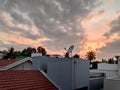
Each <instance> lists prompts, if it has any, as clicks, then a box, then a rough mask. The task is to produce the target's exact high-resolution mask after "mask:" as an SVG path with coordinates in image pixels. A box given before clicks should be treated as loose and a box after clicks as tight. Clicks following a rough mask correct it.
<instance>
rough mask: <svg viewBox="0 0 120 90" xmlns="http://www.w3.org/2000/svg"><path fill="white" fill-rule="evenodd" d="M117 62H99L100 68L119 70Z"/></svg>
mask: <svg viewBox="0 0 120 90" xmlns="http://www.w3.org/2000/svg"><path fill="white" fill-rule="evenodd" d="M117 69H118V68H117V64H108V63H99V64H98V70H117Z"/></svg>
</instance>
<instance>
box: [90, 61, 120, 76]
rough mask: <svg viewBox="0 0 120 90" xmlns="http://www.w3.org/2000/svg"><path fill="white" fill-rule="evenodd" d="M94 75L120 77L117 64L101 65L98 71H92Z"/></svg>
mask: <svg viewBox="0 0 120 90" xmlns="http://www.w3.org/2000/svg"><path fill="white" fill-rule="evenodd" d="M90 72H93V73H105V74H106V78H108V77H112V76H116V75H118V65H117V64H108V63H99V64H98V69H97V70H96V69H93V70H90Z"/></svg>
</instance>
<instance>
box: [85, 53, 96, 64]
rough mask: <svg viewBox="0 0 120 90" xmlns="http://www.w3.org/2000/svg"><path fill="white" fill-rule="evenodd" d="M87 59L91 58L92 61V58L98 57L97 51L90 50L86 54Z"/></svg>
mask: <svg viewBox="0 0 120 90" xmlns="http://www.w3.org/2000/svg"><path fill="white" fill-rule="evenodd" d="M86 58H87V60H90V63H91V61H92V60H94V59H96V53H95V52H94V51H88V52H87V54H86Z"/></svg>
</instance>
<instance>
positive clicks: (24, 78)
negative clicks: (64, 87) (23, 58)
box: [0, 70, 58, 90]
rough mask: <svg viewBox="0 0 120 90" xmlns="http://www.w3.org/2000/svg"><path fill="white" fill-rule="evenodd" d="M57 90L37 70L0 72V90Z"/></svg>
mask: <svg viewBox="0 0 120 90" xmlns="http://www.w3.org/2000/svg"><path fill="white" fill-rule="evenodd" d="M8 89H9V90H58V89H57V88H56V87H55V86H54V85H53V84H52V83H51V82H50V81H49V80H48V79H47V78H46V77H45V76H44V75H43V74H42V73H41V72H39V71H38V70H5V71H0V90H8Z"/></svg>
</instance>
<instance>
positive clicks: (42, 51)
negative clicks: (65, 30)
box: [37, 46, 47, 56]
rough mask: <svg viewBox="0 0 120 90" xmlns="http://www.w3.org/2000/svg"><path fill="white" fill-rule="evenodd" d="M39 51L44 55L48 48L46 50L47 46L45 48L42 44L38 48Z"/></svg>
mask: <svg viewBox="0 0 120 90" xmlns="http://www.w3.org/2000/svg"><path fill="white" fill-rule="evenodd" d="M37 51H38V53H41V54H42V55H43V56H44V55H46V53H47V52H46V50H45V48H43V47H41V46H39V47H38V48H37Z"/></svg>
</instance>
